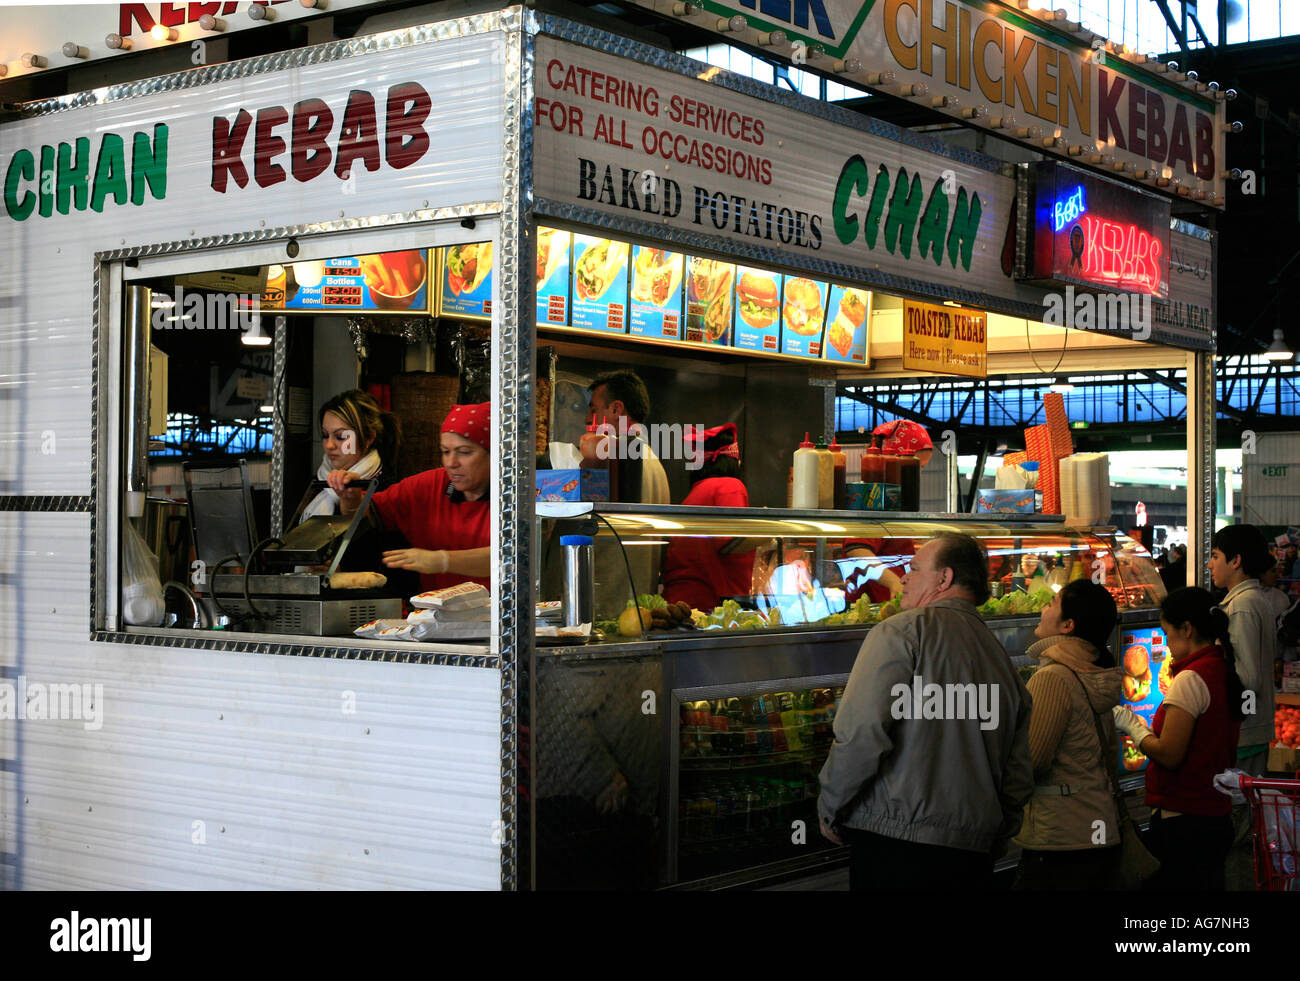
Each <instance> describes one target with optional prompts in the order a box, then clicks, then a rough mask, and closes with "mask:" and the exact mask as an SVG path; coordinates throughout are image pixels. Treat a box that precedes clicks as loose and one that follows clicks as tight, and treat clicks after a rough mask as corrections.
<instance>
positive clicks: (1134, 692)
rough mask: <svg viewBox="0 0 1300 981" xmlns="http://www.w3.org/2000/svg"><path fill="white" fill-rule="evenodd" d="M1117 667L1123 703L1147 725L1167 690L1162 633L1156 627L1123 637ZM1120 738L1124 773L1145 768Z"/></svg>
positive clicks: (1139, 755)
mask: <svg viewBox="0 0 1300 981" xmlns="http://www.w3.org/2000/svg"><path fill="white" fill-rule="evenodd" d="M1122 639H1123V641H1124V643H1123V652H1122V655H1121V659H1120V666H1121V667H1122V668H1123V669H1124V679H1123V691H1122V695H1123V700H1124V701H1123V704H1125V705H1127V706H1128V707H1129V708H1131V709H1132V710H1133V712H1134V713H1135V714H1136V715H1138V716H1140V717H1141V718H1142V721H1143V722H1145V723H1146V724H1147V725H1148V726H1150V725H1151V723H1152V720H1153V719H1154V718H1155V714H1156V711H1157V710H1158V709H1159V708H1160V703H1161V702H1163V701H1164V700H1165V694H1166V693H1167V692H1168V691H1169V682H1170V666H1171V664H1172V659H1171V658H1170V657H1169V650H1168V648H1167V647H1166V646H1165V636H1164V632H1163V631H1162V630H1160V628H1158V627H1153V628H1150V629H1146V630H1137V631H1134V632H1132V633H1125V634H1124V635H1123V638H1122ZM1119 737H1120V747H1119V750H1120V766H1121V768H1122V770H1123V771H1124V772H1125V773H1136V772H1138V771H1140V770H1143V769H1145V768H1146V764H1147V758H1146V756H1145V755H1144V754H1143V753H1142V752H1141V751H1140V750H1139V749H1138V747H1137V745H1136V744H1135V743H1134V741H1133V740H1132V739H1131V738H1130V737H1128V736H1126V735H1125V734H1124V733H1119Z"/></svg>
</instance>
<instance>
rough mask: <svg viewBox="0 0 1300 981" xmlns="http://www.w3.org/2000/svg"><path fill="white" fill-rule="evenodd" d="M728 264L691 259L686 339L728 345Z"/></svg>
mask: <svg viewBox="0 0 1300 981" xmlns="http://www.w3.org/2000/svg"><path fill="white" fill-rule="evenodd" d="M735 274H736V267H735V266H733V265H732V264H731V263H729V262H720V261H718V260H717V259H706V258H704V257H702V256H691V259H690V262H689V264H688V266H687V270H686V339H687V340H688V341H694V342H697V343H703V344H718V345H721V346H724V347H725V346H727V345H729V344H730V343H731V306H732V296H733V293H732V290H731V282H732V278H733V277H734V276H735Z"/></svg>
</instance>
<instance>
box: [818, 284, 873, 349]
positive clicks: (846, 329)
mask: <svg viewBox="0 0 1300 981" xmlns="http://www.w3.org/2000/svg"><path fill="white" fill-rule="evenodd" d="M870 319H871V293H870V292H868V291H867V290H860V289H857V288H856V287H849V286H832V287H831V290H830V306H829V312H828V315H827V321H826V322H827V327H826V343H825V346H824V348H823V350H822V357H823V358H825V359H826V360H827V361H843V362H847V363H850V364H862V365H865V364H866V363H867V323H868V321H869V320H870Z"/></svg>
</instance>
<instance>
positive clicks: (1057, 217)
mask: <svg viewBox="0 0 1300 981" xmlns="http://www.w3.org/2000/svg"><path fill="white" fill-rule="evenodd" d="M1087 210H1088V206H1087V205H1086V204H1084V203H1083V185H1082V184H1080V185H1079V186H1078V187H1076V188H1075V189H1074V192H1073V193H1072V194H1071V195H1070V196H1069V197H1068V198H1066V199H1065V200H1063V201H1062V200H1057V202H1056V204H1054V205H1053V206H1052V228H1053V230H1054V231H1058V232H1059V231H1060V230H1061V229H1063V228H1064V227H1065V226H1066V225H1068V224H1070V222H1072V221H1074V220H1075V219H1076V218H1078V217H1079V216H1080V215H1081V214H1083V213H1084V212H1085V211H1087Z"/></svg>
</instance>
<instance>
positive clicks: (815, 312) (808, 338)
mask: <svg viewBox="0 0 1300 981" xmlns="http://www.w3.org/2000/svg"><path fill="white" fill-rule="evenodd" d="M825 325H826V284H825V283H821V282H817V281H816V280H812V279H807V278H805V277H803V276H786V277H785V287H784V290H783V294H782V304H781V353H782V354H792V355H795V356H796V357H805V358H817V357H821V353H822V328H823V327H825Z"/></svg>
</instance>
